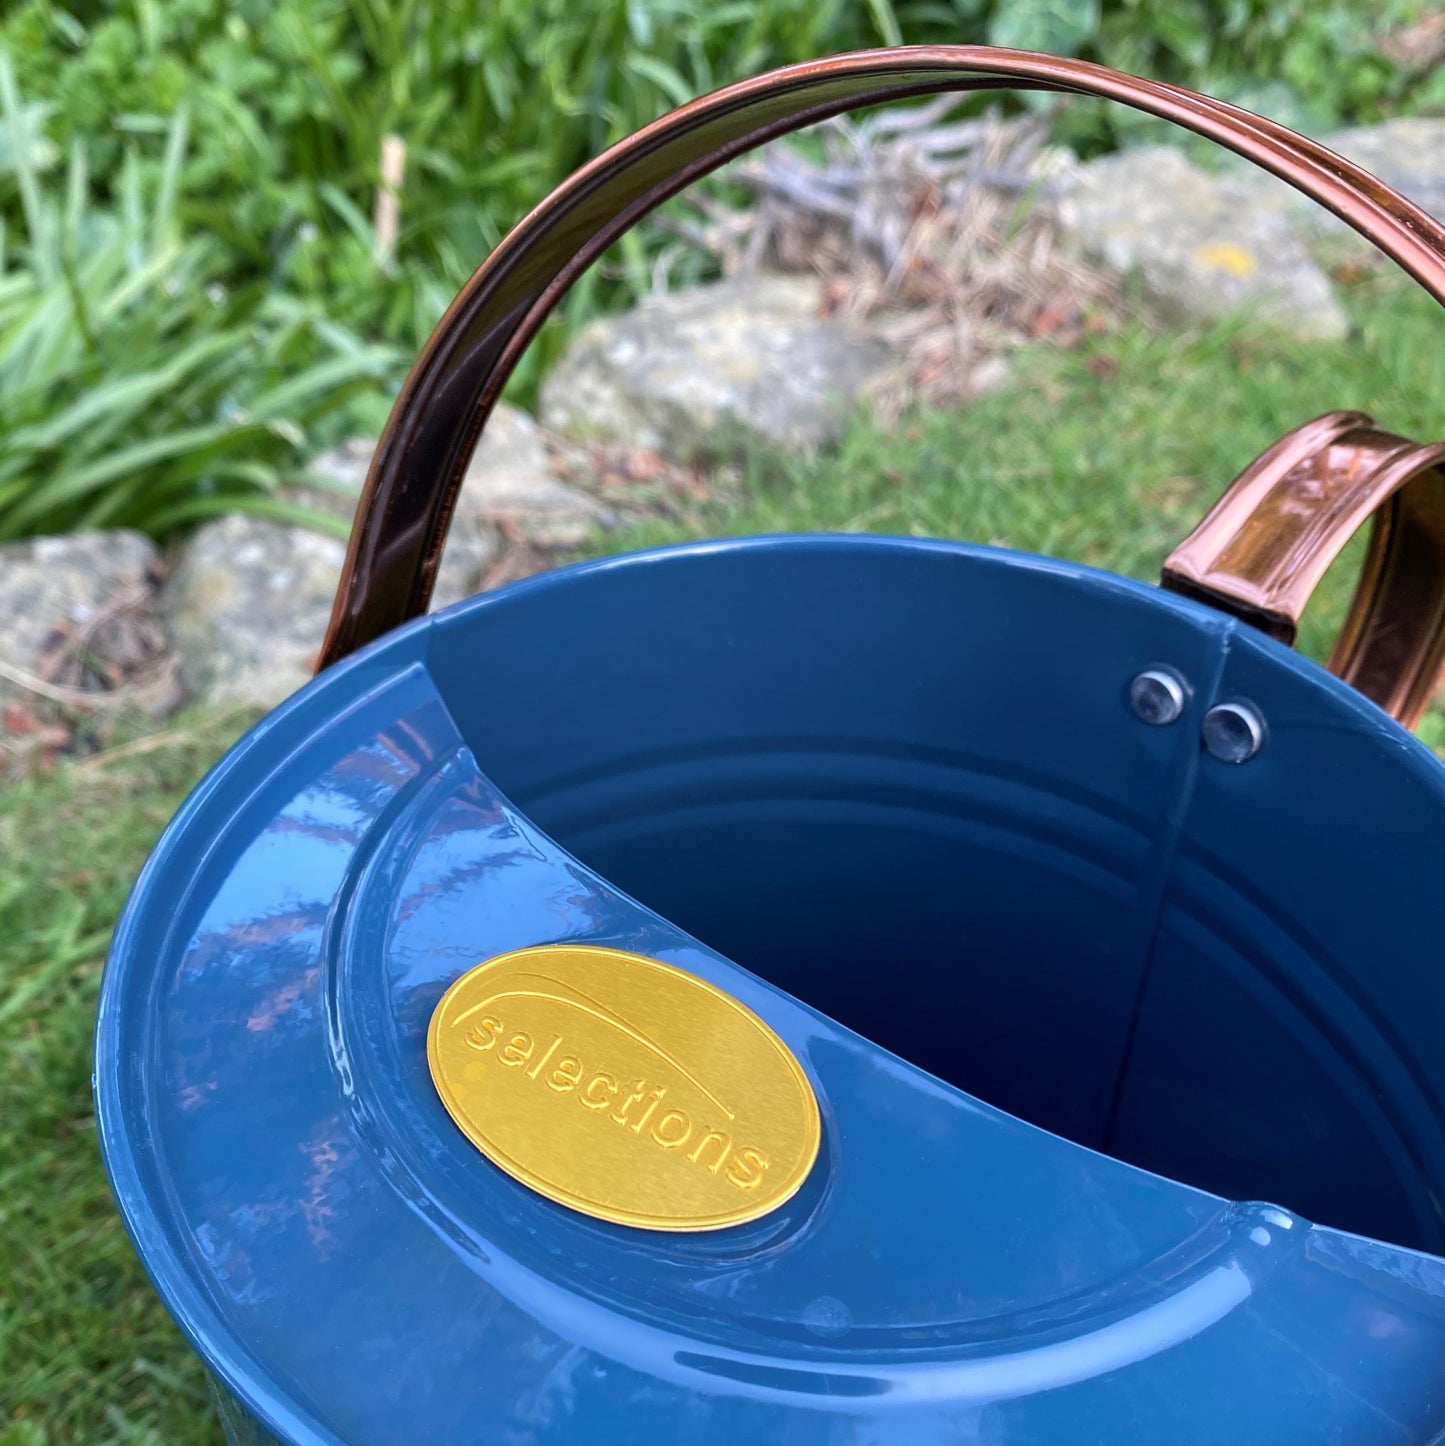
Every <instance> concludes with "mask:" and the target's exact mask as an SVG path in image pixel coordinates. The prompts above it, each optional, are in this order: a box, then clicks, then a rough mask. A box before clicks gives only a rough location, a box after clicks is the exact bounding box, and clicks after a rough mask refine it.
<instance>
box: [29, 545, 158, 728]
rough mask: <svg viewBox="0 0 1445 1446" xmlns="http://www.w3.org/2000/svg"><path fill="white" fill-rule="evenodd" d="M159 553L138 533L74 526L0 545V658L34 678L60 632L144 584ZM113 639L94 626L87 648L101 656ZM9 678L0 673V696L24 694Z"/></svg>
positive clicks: (65, 632) (62, 634)
mask: <svg viewBox="0 0 1445 1446" xmlns="http://www.w3.org/2000/svg"><path fill="white" fill-rule="evenodd" d="M156 560H157V553H156V549H155V545H154V544H153V543H152V542H151V541H150V539H149V538H147V537H144V536H142V535H141V534H140V533H139V532H129V531H114V532H76V533H71V534H70V535H69V536H66V537H36V538H32V539H30V540H29V541H26V542H14V543H8V544H6V545H5V546H3V547H0V663H4V664H5V671H7V672H18V673H21V674H24V675H27V676H30V677H34V676H35V675H36V674H37V673H38V672H39V670H40V669H41V668H42V667H43V663H44V659H45V657H46V655H47V654H48V653H49V652H50V651H51V649H53V648H54V647H55V646H56V645H57V644H58V643H59V642H60V641H61V640H62V639H63V638H64V637H65V636H66V635H68V634H70V633H72V632H73V631H74V630H75V629H77V628H80V627H84V625H85V624H86V623H88V622H90V621H91V620H92V619H93V618H94V617H95V615H96V614H97V613H98V612H99V611H100V610H101V609H102V608H104V607H106V605H107V604H110V603H113V602H115V601H116V600H117V599H118V598H119V597H121V595H123V594H126V593H132V594H133V593H134V591H135V590H136V589H144V588H146V587H148V585H149V584H148V575H149V572H150V570H151V568H153V567H154V566H155V563H156ZM110 642H111V640H110V639H109V638H108V637H107V635H106V633H104V632H103V631H98V632H97V633H96V634H95V636H94V637H93V638H91V639H90V640H89V641H88V642H87V648H88V649H89V650H90V651H92V652H94V653H96V654H98V655H100V656H101V658H102V659H103V661H106V662H115V663H117V664H118V665H122V666H123V665H124V664H125V663H126V662H127V661H128V660H127V659H124V658H120V657H117V658H115V659H111V658H109V657H106V656H105V655H106V650H107V648H108V646H109V644H110ZM27 696H28V694H27V693H26V691H25V689H23V688H22V687H20V686H19V685H18V684H17V683H16V682H15V680H14V679H13V678H6V677H3V676H0V701H4V702H9V701H12V700H15V699H19V698H23V697H27Z"/></svg>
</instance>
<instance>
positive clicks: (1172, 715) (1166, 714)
mask: <svg viewBox="0 0 1445 1446" xmlns="http://www.w3.org/2000/svg"><path fill="white" fill-rule="evenodd" d="M1186 697H1187V693H1186V690H1185V687H1184V680H1183V679H1182V678H1180V677H1179V675H1178V674H1177V673H1171V672H1170V671H1169V669H1167V668H1149V669H1147V670H1146V671H1145V672H1142V673H1140V674H1139V676H1138V677H1137V678H1135V679H1134V681H1133V682H1132V683H1130V684H1129V703H1130V706H1131V707H1132V708H1133V709H1134V711H1135V712H1136V713H1137V714H1138V715H1139V717H1140V718H1142V719H1143V720H1144V722H1146V723H1149V724H1152V725H1153V726H1154V727H1155V728H1163V727H1164V726H1165V725H1166V724H1169V723H1177V722H1178V721H1179V715H1180V714H1181V713H1183V712H1184V701H1185V698H1186Z"/></svg>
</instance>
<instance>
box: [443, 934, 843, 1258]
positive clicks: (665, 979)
mask: <svg viewBox="0 0 1445 1446" xmlns="http://www.w3.org/2000/svg"><path fill="white" fill-rule="evenodd" d="M427 1058H428V1060H429V1062H430V1064H431V1074H432V1079H433V1081H434V1082H435V1083H436V1087H437V1092H438V1093H439V1094H440V1095H441V1097H442V1100H443V1102H444V1103H445V1105H446V1107H447V1109H448V1110H449V1111H450V1113H451V1116H452V1118H453V1119H454V1120H455V1121H456V1122H457V1124H458V1125H460V1126H461V1129H462V1133H463V1134H465V1135H466V1137H467V1138H468V1139H469V1140H470V1141H471V1142H472V1143H473V1144H474V1145H475V1146H476V1147H477V1148H478V1149H479V1150H480V1151H481V1152H482V1153H483V1154H484V1155H485V1156H486V1157H487V1158H488V1159H489V1160H491V1161H493V1162H494V1163H495V1164H497V1165H500V1166H501V1168H502V1169H504V1170H505V1171H506V1172H507V1173H508V1174H509V1175H512V1176H514V1177H515V1178H516V1179H518V1180H520V1181H522V1183H523V1184H526V1185H530V1186H531V1187H532V1189H534V1190H537V1191H540V1192H541V1193H542V1194H543V1195H546V1196H548V1197H549V1198H550V1199H553V1200H558V1201H560V1202H561V1203H562V1204H563V1205H570V1206H571V1207H572V1208H573V1209H574V1210H581V1211H584V1212H585V1213H586V1214H588V1215H595V1216H597V1217H598V1218H599V1219H602V1220H612V1221H615V1222H617V1223H618V1224H622V1225H640V1226H646V1227H647V1228H649V1229H652V1230H715V1229H717V1228H719V1227H720V1226H724V1225H739V1224H741V1223H742V1222H743V1221H745V1220H755V1219H757V1218H758V1216H760V1215H766V1214H767V1213H768V1211H770V1210H774V1209H776V1208H777V1207H778V1206H779V1205H781V1204H782V1203H783V1202H784V1201H785V1200H787V1199H788V1198H789V1197H790V1196H791V1195H792V1194H793V1193H794V1192H795V1191H796V1190H797V1189H798V1187H799V1186H800V1185H801V1184H802V1183H803V1180H804V1179H805V1177H806V1176H807V1174H808V1171H809V1170H810V1169H811V1168H812V1166H813V1161H814V1160H815V1159H816V1158H817V1155H818V1141H819V1137H820V1127H819V1121H818V1102H817V1100H816V1099H815V1098H814V1097H813V1090H812V1087H811V1085H809V1083H808V1079H807V1076H806V1075H804V1073H803V1071H802V1068H801V1067H800V1066H799V1064H798V1061H797V1060H796V1059H794V1058H793V1055H792V1054H791V1052H790V1051H789V1050H788V1047H787V1045H785V1044H784V1043H783V1041H782V1040H781V1039H779V1038H778V1036H777V1035H776V1034H774V1033H773V1031H772V1030H771V1029H769V1028H768V1026H767V1025H766V1024H764V1023H763V1021H762V1020H761V1019H759V1018H758V1017H757V1015H756V1014H754V1013H753V1012H752V1011H751V1010H750V1009H746V1008H745V1007H744V1006H743V1005H741V1004H739V1003H738V1001H737V1000H736V999H734V998H732V997H731V996H730V995H728V994H725V993H724V992H723V991H722V990H721V989H718V988H717V987H716V986H715V985H712V984H709V983H708V982H707V981H706V980H703V979H698V978H697V977H696V976H694V975H692V974H687V973H685V972H684V971H683V970H681V969H677V968H674V967H673V966H672V965H671V964H664V963H661V962H660V961H659V960H656V959H648V958H646V957H644V956H643V955H641V954H629V953H626V952H624V951H623V950H621V949H603V948H598V947H596V946H595V945H571V944H553V945H545V946H542V947H539V948H535V949H519V950H516V951H515V952H513V953H510V954H500V955H498V956H497V957H496V958H495V959H489V960H488V961H487V962H486V963H485V964H479V965H477V967H476V968H475V969H471V970H468V972H467V973H465V974H463V975H462V977H461V978H460V979H458V980H457V981H456V983H454V984H453V985H452V987H451V988H450V989H448V990H447V992H446V993H445V994H444V995H443V996H442V999H441V1003H439V1004H438V1005H437V1007H436V1012H435V1013H434V1014H433V1015H432V1020H431V1029H430V1031H429V1032H428V1035H427Z"/></svg>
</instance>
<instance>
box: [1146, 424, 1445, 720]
mask: <svg viewBox="0 0 1445 1446" xmlns="http://www.w3.org/2000/svg"><path fill="white" fill-rule="evenodd" d="M1442 463H1445V444H1441V443H1438V442H1437V443H1434V444H1432V445H1430V446H1421V445H1420V444H1419V443H1418V442H1413V441H1410V440H1409V439H1408V438H1406V437H1398V436H1396V435H1395V434H1394V433H1393V432H1385V431H1381V430H1380V428H1378V427H1377V426H1376V425H1375V423H1374V419H1373V418H1371V417H1368V416H1366V415H1365V414H1364V413H1363V412H1330V413H1327V414H1326V415H1325V416H1323V417H1316V418H1315V419H1314V421H1312V422H1306V423H1305V424H1304V425H1303V426H1302V427H1297V428H1295V430H1294V431H1293V432H1290V433H1288V434H1287V435H1286V436H1284V437H1282V438H1281V439H1280V440H1279V441H1278V442H1276V443H1275V444H1274V446H1272V447H1270V448H1269V449H1268V450H1267V451H1265V452H1263V453H1261V454H1260V456H1259V457H1257V458H1256V459H1255V460H1254V461H1253V462H1252V463H1251V464H1250V465H1249V466H1248V467H1246V468H1245V469H1244V471H1243V472H1241V473H1240V474H1239V476H1238V477H1237V478H1236V479H1235V481H1234V482H1233V484H1232V485H1231V486H1230V487H1229V489H1228V491H1226V492H1225V494H1224V496H1223V497H1221V498H1220V499H1219V501H1218V502H1216V503H1215V505H1214V506H1213V507H1212V508H1211V509H1210V511H1209V514H1208V516H1206V517H1205V519H1204V521H1203V522H1201V523H1200V524H1199V526H1198V527H1196V528H1195V529H1194V531H1193V532H1192V533H1190V535H1189V536H1188V537H1187V538H1185V539H1184V541H1183V542H1181V543H1180V544H1179V546H1178V547H1176V548H1175V549H1174V551H1173V552H1172V553H1170V555H1169V558H1168V561H1166V562H1165V564H1164V575H1163V578H1162V582H1163V585H1164V586H1165V587H1166V588H1169V589H1170V590H1171V591H1173V592H1178V593H1183V594H1185V595H1186V596H1189V597H1193V598H1197V599H1198V600H1199V601H1201V602H1207V603H1209V604H1211V605H1212V606H1214V607H1217V608H1222V609H1223V610H1224V611H1225V612H1229V613H1233V614H1234V615H1235V616H1236V617H1239V618H1243V619H1244V620H1245V621H1246V622H1248V623H1252V624H1253V625H1254V626H1255V627H1257V628H1260V629H1261V630H1262V631H1264V632H1266V633H1268V634H1269V635H1270V636H1271V637H1274V638H1278V639H1279V641H1280V642H1282V643H1291V644H1292V643H1293V642H1294V640H1295V634H1296V633H1297V631H1298V627H1299V620H1300V616H1301V614H1302V613H1303V612H1304V607H1305V604H1306V603H1307V602H1308V601H1309V597H1310V594H1311V593H1312V592H1313V591H1314V590H1315V587H1316V586H1317V585H1318V584H1319V581H1320V579H1321V578H1322V577H1323V576H1324V575H1325V572H1326V570H1327V569H1328V567H1329V565H1330V564H1331V563H1332V562H1333V561H1334V560H1335V558H1336V557H1338V556H1339V554H1340V552H1341V551H1342V550H1343V548H1344V546H1345V544H1346V543H1347V542H1348V541H1349V540H1350V538H1351V537H1352V536H1354V534H1355V532H1356V531H1357V530H1358V529H1359V527H1360V526H1361V524H1362V523H1364V522H1365V521H1366V520H1367V519H1368V518H1370V517H1371V516H1373V517H1374V529H1373V531H1372V533H1371V537H1370V547H1369V552H1368V553H1367V554H1366V557H1365V563H1364V566H1363V567H1362V568H1361V570H1360V580H1359V583H1358V584H1357V586H1356V589H1355V596H1354V600H1353V601H1352V603H1351V604H1350V609H1349V612H1348V614H1347V615H1346V617H1345V621H1344V625H1343V626H1342V628H1341V630H1340V636H1339V639H1338V641H1337V642H1336V644H1335V649H1334V653H1333V655H1332V656H1331V658H1330V669H1331V671H1332V672H1334V673H1337V674H1338V675H1339V676H1340V677H1341V678H1343V679H1344V680H1345V681H1346V682H1347V683H1351V684H1353V685H1354V686H1355V687H1356V688H1358V689H1359V690H1360V692H1362V693H1364V694H1365V695H1366V697H1368V698H1372V699H1373V700H1374V701H1375V702H1376V703H1378V704H1379V705H1380V706H1381V707H1382V708H1384V709H1385V711H1386V712H1387V713H1390V714H1392V715H1393V716H1394V717H1396V718H1398V719H1399V720H1400V721H1401V722H1402V723H1404V724H1405V726H1406V727H1411V726H1413V725H1414V724H1415V723H1416V722H1418V721H1419V718H1420V715H1421V713H1423V712H1424V710H1425V705H1426V704H1427V703H1428V702H1429V701H1430V693H1431V690H1432V689H1433V687H1434V684H1435V680H1436V679H1437V678H1438V676H1439V673H1440V665H1441V661H1442V656H1445V470H1442Z"/></svg>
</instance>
